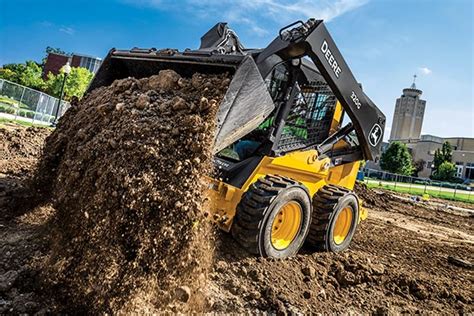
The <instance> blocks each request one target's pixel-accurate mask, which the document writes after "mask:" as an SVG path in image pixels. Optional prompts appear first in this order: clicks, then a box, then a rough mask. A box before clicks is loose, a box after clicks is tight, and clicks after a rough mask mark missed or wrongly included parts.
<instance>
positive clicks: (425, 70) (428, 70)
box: [418, 67, 433, 76]
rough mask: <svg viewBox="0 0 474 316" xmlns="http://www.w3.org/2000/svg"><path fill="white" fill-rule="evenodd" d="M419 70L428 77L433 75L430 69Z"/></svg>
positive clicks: (420, 68)
mask: <svg viewBox="0 0 474 316" xmlns="http://www.w3.org/2000/svg"><path fill="white" fill-rule="evenodd" d="M418 70H419V71H420V72H421V73H422V74H423V75H425V76H427V75H431V73H432V72H433V71H432V70H431V69H430V68H428V67H419V68H418Z"/></svg>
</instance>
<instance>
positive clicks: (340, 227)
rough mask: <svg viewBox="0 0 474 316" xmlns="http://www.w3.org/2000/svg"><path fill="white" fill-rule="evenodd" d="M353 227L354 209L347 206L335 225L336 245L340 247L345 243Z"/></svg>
mask: <svg viewBox="0 0 474 316" xmlns="http://www.w3.org/2000/svg"><path fill="white" fill-rule="evenodd" d="M351 226H352V208H351V207H349V206H347V207H345V208H343V209H342V211H341V212H340V213H339V215H338V216H337V218H336V223H335V224H334V231H333V236H334V243H335V244H336V245H340V244H342V243H343V242H344V240H345V239H346V237H347V235H348V234H349V231H350V230H351Z"/></svg>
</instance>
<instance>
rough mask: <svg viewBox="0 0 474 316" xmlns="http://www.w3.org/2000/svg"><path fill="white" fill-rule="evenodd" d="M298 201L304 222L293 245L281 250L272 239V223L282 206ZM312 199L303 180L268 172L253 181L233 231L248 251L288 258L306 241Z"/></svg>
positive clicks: (238, 213)
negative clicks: (274, 245) (299, 180)
mask: <svg viewBox="0 0 474 316" xmlns="http://www.w3.org/2000/svg"><path fill="white" fill-rule="evenodd" d="M289 201H296V202H297V203H298V204H299V205H300V207H301V210H302V219H301V225H300V228H299V231H298V233H297V234H296V236H295V238H294V239H293V241H292V242H291V244H290V245H289V246H288V247H287V248H285V249H282V250H278V249H276V248H274V247H273V245H272V242H271V231H272V223H273V220H274V218H275V216H276V215H277V214H278V212H279V210H280V208H281V207H282V206H283V205H285V204H286V203H288V202H289ZM311 211H312V207H311V198H310V196H309V193H308V191H307V190H306V188H305V187H304V186H303V185H301V184H300V183H298V182H296V181H294V180H291V179H288V178H284V177H281V176H275V175H267V176H265V177H264V178H260V179H259V180H258V181H256V182H255V183H254V184H252V185H251V186H250V188H249V190H248V191H247V192H246V193H245V194H244V196H243V197H242V200H241V201H240V203H239V205H238V206H237V214H236V216H235V218H234V222H233V224H232V228H231V232H232V235H233V237H234V239H235V240H236V241H237V242H238V243H239V244H240V245H241V246H242V247H243V248H245V249H246V250H247V251H249V252H251V253H254V254H258V255H261V256H264V257H273V258H286V257H290V256H293V255H295V254H296V253H297V252H298V251H299V249H300V248H301V246H302V245H303V244H304V241H305V239H306V236H307V234H308V231H309V227H310V224H311Z"/></svg>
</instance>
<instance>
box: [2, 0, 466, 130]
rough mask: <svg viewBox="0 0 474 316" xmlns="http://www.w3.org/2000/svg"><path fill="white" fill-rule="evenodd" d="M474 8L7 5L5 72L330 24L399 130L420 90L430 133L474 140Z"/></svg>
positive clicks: (255, 1)
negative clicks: (407, 96)
mask: <svg viewBox="0 0 474 316" xmlns="http://www.w3.org/2000/svg"><path fill="white" fill-rule="evenodd" d="M473 6H474V1H472V0H449V1H446V0H293V1H288V0H248V1H247V0H181V1H180V0H135V1H134V0H95V1H90V0H88V1H85V0H75V1H51V0H43V1H38V0H0V65H2V64H6V63H17V62H24V61H25V60H36V61H40V60H41V59H42V58H43V57H44V54H45V53H44V50H45V48H46V47H47V46H52V47H58V48H61V49H62V50H64V51H66V52H76V53H81V54H87V55H93V56H97V57H104V56H105V55H106V54H107V52H108V50H109V49H111V48H113V47H115V48H122V49H129V48H132V47H143V48H145V47H147V48H148V47H156V48H178V49H184V48H197V47H198V46H199V39H200V37H201V36H202V35H203V34H204V33H205V32H206V31H207V30H208V29H209V28H211V27H212V26H213V25H214V24H215V23H217V22H228V23H229V25H230V27H231V28H232V29H234V30H235V31H236V32H237V34H238V35H239V37H240V39H241V41H242V42H243V44H244V46H246V47H253V48H257V47H259V48H263V47H265V46H266V45H268V44H269V43H270V42H271V40H272V39H273V38H274V37H275V36H276V35H277V34H278V30H279V29H280V28H281V27H283V26H285V25H287V24H289V23H292V22H294V21H297V20H300V19H301V20H305V19H307V18H309V17H314V18H317V19H324V20H325V22H326V25H327V28H328V29H329V31H330V33H331V34H332V37H333V39H334V40H335V42H336V44H337V45H338V47H339V49H340V51H341V52H342V55H343V56H344V58H345V59H346V62H347V63H348V65H349V67H350V68H351V69H352V72H353V73H354V75H355V77H356V79H357V80H358V81H359V82H361V83H362V86H363V88H364V91H365V93H366V94H367V95H368V96H369V97H370V98H371V99H372V100H373V101H374V102H375V104H377V106H378V107H379V108H380V109H381V110H382V111H383V112H384V113H385V115H386V116H387V124H386V132H385V139H388V137H389V134H390V127H391V125H392V117H393V111H394V107H395V100H396V98H398V97H400V95H401V94H402V89H403V88H406V87H408V86H410V85H411V83H412V82H413V75H414V74H416V75H417V78H416V85H417V87H418V88H419V89H421V90H423V95H422V98H423V99H425V100H426V101H427V106H426V110H425V119H424V123H423V128H422V134H432V135H436V136H441V137H454V136H456V137H474V103H473V100H474V82H473V77H474V57H473V53H474V52H473V42H474V34H473V33H474V26H473V17H474V7H473Z"/></svg>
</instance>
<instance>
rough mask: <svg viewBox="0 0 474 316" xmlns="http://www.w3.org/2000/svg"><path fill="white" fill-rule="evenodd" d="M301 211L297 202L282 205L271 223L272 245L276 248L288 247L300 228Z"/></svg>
mask: <svg viewBox="0 0 474 316" xmlns="http://www.w3.org/2000/svg"><path fill="white" fill-rule="evenodd" d="M302 214H303V211H302V209H301V206H300V204H299V203H297V202H294V201H291V202H288V203H286V204H285V205H283V207H282V208H281V209H280V211H279V212H278V214H277V215H276V216H275V219H274V220H273V223H272V246H273V247H274V248H275V249H277V250H283V249H286V248H288V246H289V245H290V244H291V242H292V241H293V240H294V239H295V237H296V235H297V234H298V231H299V230H300V225H301V217H302Z"/></svg>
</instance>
